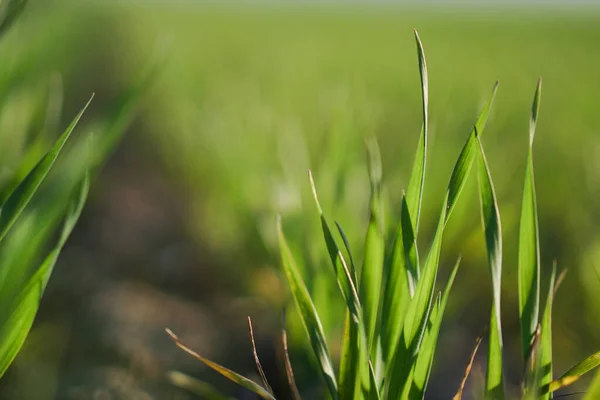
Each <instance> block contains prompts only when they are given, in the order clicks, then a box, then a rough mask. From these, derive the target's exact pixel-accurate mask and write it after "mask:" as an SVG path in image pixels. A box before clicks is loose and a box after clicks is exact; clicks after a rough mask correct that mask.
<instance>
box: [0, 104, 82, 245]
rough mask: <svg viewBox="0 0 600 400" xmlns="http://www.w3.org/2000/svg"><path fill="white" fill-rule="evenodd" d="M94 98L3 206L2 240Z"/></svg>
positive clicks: (1, 214)
mask: <svg viewBox="0 0 600 400" xmlns="http://www.w3.org/2000/svg"><path fill="white" fill-rule="evenodd" d="M93 98H94V96H93V95H92V97H91V98H90V99H89V100H88V102H87V104H86V105H85V106H84V107H83V109H82V110H81V111H80V112H79V114H77V116H76V117H75V119H74V120H73V121H72V122H71V124H70V125H69V126H68V128H67V130H66V131H65V132H64V133H63V134H62V135H61V136H60V137H59V138H58V140H57V141H56V143H54V145H53V146H52V148H51V149H50V150H49V151H48V152H47V153H46V154H45V155H44V157H43V158H42V159H41V160H40V161H39V162H38V163H37V164H36V166H35V167H33V169H32V170H31V171H30V172H29V173H28V174H27V176H26V177H25V179H23V180H22V181H21V183H19V184H18V185H17V187H16V188H15V189H14V190H13V192H12V193H11V194H10V196H8V198H7V199H6V202H4V204H3V205H2V209H1V210H0V240H2V239H3V238H4V236H5V235H6V233H7V232H8V231H9V229H10V228H11V227H12V226H13V224H14V223H15V221H16V220H17V218H19V215H21V213H22V212H23V210H24V209H25V207H26V206H27V204H28V203H29V201H30V200H31V198H32V197H33V195H34V194H35V192H36V191H37V189H38V188H39V187H40V185H41V184H42V182H43V181H44V179H46V176H48V173H49V172H50V169H51V168H52V166H53V165H54V163H55V161H56V159H57V158H58V155H59V154H60V152H61V150H62V149H63V147H64V145H65V143H66V142H67V140H68V139H69V137H70V136H71V133H72V132H73V130H74V129H75V126H77V123H78V122H79V120H80V119H81V116H82V115H83V113H84V112H85V110H86V109H87V107H88V106H89V105H90V103H91V101H92V99H93Z"/></svg>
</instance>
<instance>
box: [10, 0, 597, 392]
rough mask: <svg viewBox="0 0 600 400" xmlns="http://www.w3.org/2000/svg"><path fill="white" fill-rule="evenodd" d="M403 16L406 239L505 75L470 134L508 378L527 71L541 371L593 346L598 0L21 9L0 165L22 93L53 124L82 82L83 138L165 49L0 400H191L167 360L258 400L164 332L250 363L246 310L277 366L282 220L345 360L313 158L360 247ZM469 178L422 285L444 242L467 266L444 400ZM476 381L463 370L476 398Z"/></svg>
mask: <svg viewBox="0 0 600 400" xmlns="http://www.w3.org/2000/svg"><path fill="white" fill-rule="evenodd" d="M413 28H416V29H418V31H419V33H420V36H421V39H422V40H423V44H424V47H425V53H426V56H427V62H428V68H429V78H430V112H431V119H430V122H431V141H430V149H429V154H428V157H429V158H428V168H427V183H426V186H425V198H424V209H423V214H422V215H423V217H422V218H423V220H422V224H423V225H422V226H423V228H422V230H421V232H420V234H419V243H420V251H421V253H422V254H424V252H425V251H427V249H428V247H429V242H430V240H431V236H432V231H433V228H434V226H435V223H436V218H437V210H438V209H439V207H440V204H441V201H442V195H443V192H444V190H445V187H446V185H447V180H448V178H449V176H450V173H451V169H452V166H453V165H454V162H455V160H456V157H457V156H458V153H459V151H460V148H461V146H462V144H463V142H464V140H465V139H466V137H467V134H468V133H469V130H470V128H471V125H472V124H473V122H474V120H475V118H476V116H477V114H478V113H479V111H480V109H481V108H482V106H483V104H484V103H485V101H486V100H487V98H488V97H489V95H490V93H491V90H492V87H493V84H494V82H495V81H496V80H499V81H500V88H499V92H498V95H497V98H496V102H495V105H494V108H493V111H492V113H491V117H490V120H489V123H488V125H487V128H486V132H485V137H484V139H483V142H484V145H485V147H486V151H487V154H488V159H489V164H490V168H491V172H492V175H493V178H494V182H495V185H496V190H497V194H498V197H499V206H500V211H501V215H502V224H503V230H504V241H505V254H504V257H505V262H504V275H503V279H504V281H503V286H504V287H503V296H504V300H503V307H504V308H503V313H504V315H503V318H504V329H505V343H506V357H507V358H508V360H509V365H510V368H509V369H508V371H507V377H508V379H509V380H510V382H511V384H512V385H517V384H518V382H519V379H520V377H521V373H522V368H523V367H522V365H521V364H520V362H519V339H518V338H519V336H518V311H517V295H516V292H517V282H516V264H517V259H516V247H517V240H518V216H519V210H520V196H521V192H522V187H523V176H524V164H525V157H526V145H527V140H528V117H529V112H530V107H531V106H530V104H531V100H532V97H533V92H534V88H535V84H536V81H537V78H538V76H542V77H543V80H544V88H543V96H542V106H541V117H540V120H539V124H538V130H537V132H538V133H537V137H536V141H535V151H534V157H535V163H536V184H537V191H538V207H539V214H540V233H541V249H542V266H543V271H544V277H545V278H546V279H544V280H543V282H544V283H545V282H547V278H548V276H549V271H550V268H551V265H552V263H553V261H554V260H556V262H557V264H558V266H559V268H561V269H562V268H567V269H568V275H567V279H566V281H565V282H564V284H563V286H562V287H561V290H560V292H559V294H558V297H557V301H556V304H555V314H554V321H553V324H554V327H553V328H554V334H553V335H554V337H553V339H554V352H555V359H556V361H555V362H556V364H555V365H556V370H557V371H562V370H565V369H566V368H568V367H569V366H571V364H573V363H575V362H576V361H578V360H580V359H581V358H583V357H584V356H586V355H587V354H589V353H590V352H592V351H596V350H598V347H599V345H600V329H599V328H600V325H599V323H598V320H599V318H600V303H599V302H600V274H599V273H598V270H599V268H600V265H599V264H600V224H599V222H600V202H599V201H598V198H599V196H600V119H599V118H598V110H599V106H600V101H599V100H598V93H600V73H599V71H600V47H599V46H600V8H597V7H596V6H595V4H594V3H593V2H587V3H586V2H581V3H577V4H575V3H573V2H567V1H565V2H540V1H535V2H528V3H524V4H521V3H514V4H512V5H508V4H505V3H501V2H486V3H484V4H481V3H480V2H478V3H469V2H463V3H461V4H459V5H454V4H451V3H449V2H437V3H436V2H433V3H427V4H416V3H398V4H396V3H392V2H387V3H368V2H364V3H363V2H343V1H337V2H328V3H327V4H319V3H312V4H310V3H305V2H293V1H289V2H283V1H281V2H279V1H273V2H268V3H265V2H263V3H260V4H258V3H255V2H240V3H236V4H233V3H228V2H225V3H223V2H203V1H167V0H164V1H133V0H130V1H100V0H99V1H93V0H86V1H83V0H80V1H75V0H73V1H67V0H60V1H59V0H52V1H51V0H45V1H35V0H31V1H30V2H29V4H28V6H27V8H26V10H25V12H24V13H23V15H22V17H21V18H20V20H19V21H18V22H17V23H16V24H15V26H14V27H13V28H12V29H11V31H10V32H8V33H7V34H6V36H4V37H3V38H2V41H1V42H0V79H1V81H0V84H1V85H2V87H3V88H9V89H10V90H7V91H6V92H7V93H8V94H7V99H4V100H5V101H4V106H3V108H2V109H1V110H0V131H1V132H2V142H1V143H2V145H1V148H0V154H1V155H2V161H1V163H2V168H4V169H6V168H8V170H10V168H11V163H13V164H14V160H15V159H16V158H18V157H20V156H21V155H22V149H23V140H22V138H23V137H24V136H26V134H27V129H28V126H27V124H26V122H25V121H27V120H28V119H29V117H30V116H31V115H33V114H34V113H35V112H36V104H38V103H37V101H38V99H39V97H38V96H48V95H53V94H54V93H58V92H57V91H59V92H60V97H61V100H62V101H60V104H61V106H60V107H61V109H62V112H61V113H60V115H61V117H60V118H59V119H57V121H55V124H56V126H58V127H64V126H66V124H68V121H69V120H70V119H71V118H72V117H73V116H74V115H75V113H76V112H77V111H78V110H79V109H80V108H81V106H83V104H84V103H85V101H86V100H87V98H88V97H89V95H90V94H91V93H92V92H95V93H96V97H95V100H94V102H93V104H92V106H91V108H90V110H89V113H87V114H86V117H85V121H84V124H83V126H82V128H80V129H81V130H94V128H95V127H96V125H95V122H94V121H98V120H101V119H102V118H104V117H108V116H110V114H111V112H113V111H112V110H114V107H115V104H116V103H117V102H118V99H119V96H121V95H122V93H124V92H126V91H127V90H128V88H129V87H130V85H131V82H133V81H136V80H137V79H138V78H139V76H140V75H141V74H143V73H144V72H143V71H145V70H146V69H147V68H148V66H149V65H156V63H157V61H156V60H160V61H158V65H159V69H158V73H157V74H156V75H155V79H154V81H153V83H152V85H151V87H150V88H149V90H148V91H147V93H146V94H145V95H144V97H143V99H142V101H141V103H140V104H139V107H138V109H137V112H136V114H135V118H134V119H133V121H132V123H131V124H130V126H129V128H128V130H127V132H126V134H125V136H124V140H123V142H122V143H121V145H120V146H119V147H118V149H117V151H116V152H115V153H114V154H113V156H112V157H111V158H110V159H109V160H108V162H107V163H106V165H105V167H104V169H103V170H102V173H101V174H100V175H99V176H98V177H97V178H96V180H95V182H94V184H93V187H92V195H91V198H90V200H89V202H88V204H87V206H86V209H85V211H84V214H83V216H82V219H81V220H80V222H79V224H78V227H77V228H76V230H75V232H74V234H73V236H72V238H71V239H70V241H69V244H68V245H67V247H66V248H65V250H64V252H63V254H62V256H61V258H60V261H59V264H58V266H57V268H56V270H55V273H54V275H53V277H52V279H51V281H50V284H49V287H48V290H47V293H46V294H45V297H44V299H43V302H42V306H41V310H40V313H39V314H38V317H37V320H36V323H35V325H34V329H33V330H32V333H31V335H30V337H29V338H28V340H27V342H26V345H25V347H24V349H23V351H22V353H21V354H20V355H19V357H18V358H17V360H16V362H15V364H14V365H13V366H12V367H11V368H10V370H9V372H8V374H7V375H6V378H5V379H3V381H2V383H1V384H0V397H1V398H6V399H39V400H45V399H192V398H197V397H194V396H193V395H192V394H191V393H189V392H187V391H185V390H183V389H181V388H178V387H176V386H174V385H173V384H172V382H170V380H169V371H174V370H177V371H182V372H185V373H186V374H189V375H191V376H194V377H196V378H199V379H201V380H203V381H205V382H209V383H211V384H212V385H214V386H215V387H217V388H219V389H221V390H222V391H223V392H224V393H227V394H229V395H231V396H233V397H239V398H247V399H251V398H252V397H251V396H249V395H248V394H247V393H243V392H241V391H239V389H238V388H236V387H235V386H234V385H233V384H230V383H228V382H227V381H226V380H224V379H223V378H221V377H220V376H217V374H215V373H214V372H212V371H211V370H209V369H207V368H206V367H204V366H203V365H201V364H200V363H198V362H196V361H195V360H193V359H191V358H190V357H188V356H186V355H185V354H183V353H182V352H180V351H179V350H177V349H176V348H175V346H174V345H173V343H172V342H171V341H170V339H169V338H168V336H167V335H166V334H165V333H164V328H165V327H170V328H171V329H173V330H174V331H175V332H177V333H178V334H179V335H180V337H181V338H182V339H183V340H184V341H185V342H186V343H187V344H189V345H190V346H192V347H194V348H195V349H197V350H198V351H199V352H200V353H201V354H203V355H206V356H208V357H209V358H211V359H213V360H216V361H218V362H220V363H222V364H224V365H226V366H228V367H231V368H232V369H234V370H237V371H239V372H242V373H245V374H247V375H250V376H252V374H254V372H253V371H254V368H253V359H252V353H251V347H250V344H249V340H248V337H247V327H246V316H247V315H250V316H252V318H253V320H254V326H255V334H256V335H257V341H258V348H259V352H260V353H261V358H262V361H263V364H264V365H266V367H267V370H268V371H267V372H268V373H269V374H276V373H277V368H276V359H277V357H276V354H275V350H274V349H275V345H274V343H275V341H276V340H277V339H278V332H279V327H280V320H281V313H282V309H283V308H284V307H285V306H286V305H288V304H289V301H288V300H289V296H288V292H287V288H286V285H285V282H284V281H283V280H282V276H281V274H280V270H279V264H278V250H277V245H276V240H275V226H276V225H275V221H276V215H277V214H280V215H281V216H282V218H283V221H284V227H285V229H286V232H287V233H288V235H289V237H290V240H291V242H292V245H293V247H294V248H295V250H296V252H297V253H298V257H299V258H300V259H301V260H302V263H301V264H302V267H303V271H304V276H305V279H306V281H307V283H308V285H309V287H310V290H311V292H312V293H313V296H314V298H315V302H316V304H317V308H318V309H319V312H320V313H321V317H322V319H323V324H324V326H325V330H326V332H327V335H328V337H329V339H330V343H331V347H332V352H333V353H334V354H335V353H336V352H337V351H339V350H338V347H339V344H337V342H338V341H339V337H340V334H341V323H342V320H343V317H342V316H343V313H342V311H341V310H342V308H341V303H340V299H339V294H338V289H337V287H336V285H335V283H334V281H333V280H332V276H331V275H330V274H331V269H330V266H329V264H328V262H327V260H326V258H325V254H324V250H325V248H324V244H323V243H322V237H321V235H320V233H319V225H318V224H319V222H318V217H317V213H316V210H315V207H314V204H313V202H312V199H311V197H310V188H309V185H308V179H307V169H308V168H311V169H312V170H313V173H314V175H315V178H316V183H317V186H318V188H319V192H320V198H321V202H322V203H323V205H324V208H325V211H326V212H327V213H328V214H329V215H330V216H331V217H333V218H335V219H336V220H338V221H340V222H341V223H342V225H343V226H344V227H345V230H346V231H347V232H348V234H349V237H350V240H351V242H352V243H355V244H356V245H355V246H354V248H356V249H358V248H360V243H361V242H362V240H363V236H364V231H365V227H366V223H367V216H368V210H367V200H368V188H369V186H368V180H367V171H366V162H365V148H364V141H363V140H364V138H365V137H370V136H372V135H375V136H376V137H377V140H378V142H379V144H380V147H381V152H382V158H383V167H384V182H385V193H386V200H387V201H386V207H387V208H386V213H387V215H388V216H390V217H392V216H394V215H395V214H396V212H397V209H398V208H399V199H400V197H401V195H402V190H403V189H404V188H405V187H406V185H407V180H408V174H409V172H410V166H411V165H412V161H413V157H414V152H415V149H416V142H417V138H418V134H419V130H420V125H421V112H420V101H421V100H420V88H419V77H418V68H417V60H416V48H415V43H414V38H413V32H412V29H413ZM475 184H476V180H475V179H474V177H472V179H470V182H469V184H468V186H467V188H466V191H465V193H464V194H463V197H462V200H461V204H459V207H458V209H457V210H456V214H455V215H454V217H453V219H452V222H451V224H450V226H449V229H448V231H447V234H446V236H445V243H444V247H443V252H442V268H441V271H440V275H441V276H440V279H439V283H440V284H443V283H444V282H445V278H446V276H447V275H448V273H449V269H450V268H451V266H452V265H453V263H454V261H455V259H456V257H457V256H458V255H459V254H462V257H463V258H462V260H463V261H462V266H461V269H460V270H459V272H458V276H457V281H456V283H455V286H454V288H453V291H452V294H451V296H450V300H449V304H448V312H447V315H446V317H445V319H444V324H443V326H442V331H441V335H440V341H439V343H438V350H439V352H438V353H437V355H436V359H435V363H434V371H433V376H432V379H431V383H430V388H429V390H428V393H427V396H426V397H427V398H428V399H438V398H439V399H444V398H450V397H451V396H452V395H453V394H454V392H455V390H456V388H457V387H458V384H459V382H460V379H461V377H462V373H463V370H464V367H465V365H466V363H467V359H468V355H469V353H470V351H471V348H472V346H473V343H474V341H475V338H476V337H477V336H478V335H479V334H480V333H481V332H482V331H483V329H484V327H485V325H486V323H487V321H488V315H487V314H488V311H489V305H490V304H491V291H490V282H489V276H488V272H487V264H486V255H485V246H484V242H483V233H482V231H481V227H480V221H479V210H478V200H477V196H476V194H477V192H476V190H475V189H476V185H475ZM389 220H390V221H392V218H389ZM390 223H391V222H390ZM356 256H357V257H358V258H359V259H360V258H361V257H362V255H361V254H357V255H356ZM288 328H289V330H290V335H291V338H290V340H291V345H292V349H291V353H292V354H291V357H292V362H293V363H294V365H295V368H296V374H297V378H298V382H299V385H300V386H301V389H302V391H303V393H305V395H306V398H319V397H320V396H321V395H322V393H323V392H322V384H321V382H320V377H319V375H318V373H317V371H316V369H315V363H314V360H313V359H312V358H311V357H312V355H311V354H310V350H309V348H308V347H307V346H308V344H307V341H306V339H305V338H304V333H303V332H302V330H301V326H300V325H299V323H298V321H297V320H296V318H295V316H294V310H293V308H290V309H288ZM482 354H483V353H482ZM483 371H484V370H483V365H480V364H476V365H475V371H474V379H473V382H472V383H471V386H473V388H476V387H477V385H478V377H481V376H483ZM584 386H585V380H583V382H582V385H580V388H581V387H584ZM577 390H580V389H578V387H577V386H575V388H574V389H573V388H570V389H569V390H568V391H567V393H571V392H575V391H577Z"/></svg>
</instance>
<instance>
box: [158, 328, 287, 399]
mask: <svg viewBox="0 0 600 400" xmlns="http://www.w3.org/2000/svg"><path fill="white" fill-rule="evenodd" d="M166 332H167V333H168V334H169V336H171V339H173V341H174V342H175V344H176V345H177V347H179V348H180V349H181V350H183V351H185V352H186V353H188V354H189V355H191V356H192V357H194V358H196V359H197V360H200V361H202V362H203V363H204V364H205V365H206V366H207V367H209V368H212V369H213V370H215V371H217V372H218V373H219V374H221V375H223V376H224V377H225V378H227V379H229V380H230V381H232V382H234V383H236V384H238V385H240V386H242V387H243V388H246V389H248V390H250V391H252V392H254V393H256V394H257V395H259V396H260V397H261V398H263V399H267V400H276V399H275V397H274V396H273V395H272V394H271V393H269V392H268V391H267V390H266V389H265V388H263V387H262V386H260V385H259V384H258V383H256V382H254V381H251V380H250V379H248V378H246V377H244V376H242V375H240V374H238V373H236V372H233V371H232V370H230V369H227V368H225V367H223V366H221V365H219V364H217V363H214V362H212V361H210V360H209V359H207V358H204V357H202V356H201V355H200V354H198V353H196V352H195V351H194V350H192V349H190V348H189V347H187V346H186V345H185V344H183V343H182V342H181V340H180V339H179V337H177V335H175V334H174V333H173V332H172V331H171V330H170V329H166Z"/></svg>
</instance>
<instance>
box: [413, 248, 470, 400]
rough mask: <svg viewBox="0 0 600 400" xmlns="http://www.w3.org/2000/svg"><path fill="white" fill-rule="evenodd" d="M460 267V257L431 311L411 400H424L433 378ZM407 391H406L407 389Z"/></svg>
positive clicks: (416, 365)
mask: <svg viewBox="0 0 600 400" xmlns="http://www.w3.org/2000/svg"><path fill="white" fill-rule="evenodd" d="M459 265H460V257H459V258H458V260H456V264H455V265H454V268H453V269H452V273H451V274H450V277H449V278H448V282H447V283H446V287H445V289H444V293H443V295H442V296H441V298H439V301H437V302H435V303H434V304H435V306H434V308H433V310H432V311H431V317H430V319H429V321H430V324H429V327H428V329H427V331H426V332H425V337H424V338H423V344H422V345H421V348H420V349H419V353H418V355H417V359H416V362H415V369H414V372H413V374H412V383H411V385H412V387H411V388H410V392H409V397H410V398H411V399H422V398H423V396H424V394H425V389H426V388H427V383H428V381H429V377H430V376H431V367H432V366H433V358H434V355H435V349H436V346H437V340H438V336H439V333H440V328H441V326H442V319H443V317H444V311H445V310H446V303H447V302H448V297H449V295H450V290H451V289H452V284H453V283H454V278H455V277H456V273H457V272H458V266H459ZM405 390H406V389H405Z"/></svg>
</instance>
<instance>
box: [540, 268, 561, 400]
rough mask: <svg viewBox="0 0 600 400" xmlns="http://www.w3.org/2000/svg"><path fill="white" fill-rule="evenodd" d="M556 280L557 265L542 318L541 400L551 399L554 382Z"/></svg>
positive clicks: (551, 276)
mask: <svg viewBox="0 0 600 400" xmlns="http://www.w3.org/2000/svg"><path fill="white" fill-rule="evenodd" d="M555 278H556V264H554V265H553V267H552V275H550V285H549V287H548V295H547V297H546V305H545V307H544V314H543V316H542V331H541V333H540V353H539V360H538V365H537V368H538V372H537V375H538V381H539V384H538V385H539V387H540V388H541V390H540V397H539V398H540V400H548V399H550V398H551V395H550V393H549V392H548V385H549V384H550V382H552V304H553V302H554V294H555V293H556V290H555V287H554V282H555Z"/></svg>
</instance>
